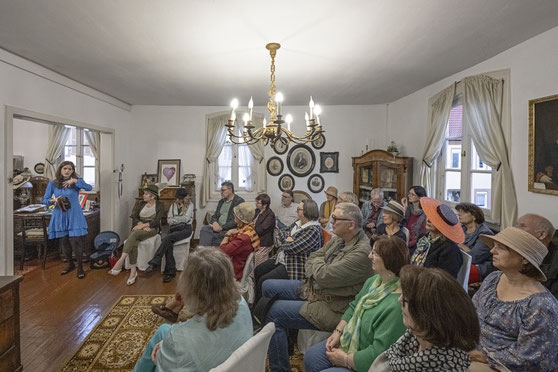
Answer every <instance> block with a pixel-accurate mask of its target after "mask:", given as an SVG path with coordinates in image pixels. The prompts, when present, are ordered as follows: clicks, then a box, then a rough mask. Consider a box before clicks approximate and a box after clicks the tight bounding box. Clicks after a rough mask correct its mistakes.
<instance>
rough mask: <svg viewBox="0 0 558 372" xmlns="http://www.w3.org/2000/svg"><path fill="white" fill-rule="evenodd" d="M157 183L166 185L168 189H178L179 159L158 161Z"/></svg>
mask: <svg viewBox="0 0 558 372" xmlns="http://www.w3.org/2000/svg"><path fill="white" fill-rule="evenodd" d="M157 182H159V183H166V184H167V186H169V187H178V186H179V185H180V159H164V160H159V162H158V166H157Z"/></svg>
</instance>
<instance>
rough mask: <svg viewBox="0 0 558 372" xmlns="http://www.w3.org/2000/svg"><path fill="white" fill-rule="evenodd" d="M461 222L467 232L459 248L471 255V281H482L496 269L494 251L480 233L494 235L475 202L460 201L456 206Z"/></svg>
mask: <svg viewBox="0 0 558 372" xmlns="http://www.w3.org/2000/svg"><path fill="white" fill-rule="evenodd" d="M455 210H457V216H458V217H459V222H461V226H462V227H463V231H464V232H465V242H464V243H462V244H458V246H459V248H461V249H462V250H463V251H465V252H467V253H469V254H470V255H471V258H472V261H471V272H470V273H469V283H478V282H482V281H483V280H484V278H486V277H487V276H488V274H490V273H491V272H493V271H494V270H496V268H495V267H494V266H493V265H492V253H490V248H489V247H488V246H487V245H486V243H485V242H484V241H483V240H482V239H481V238H480V234H484V235H494V233H493V232H492V230H490V229H489V228H488V226H486V225H485V224H484V213H483V211H482V209H480V208H479V207H478V206H477V205H475V204H473V203H459V204H457V205H456V206H455Z"/></svg>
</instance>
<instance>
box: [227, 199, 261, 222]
mask: <svg viewBox="0 0 558 372" xmlns="http://www.w3.org/2000/svg"><path fill="white" fill-rule="evenodd" d="M233 212H234V215H235V216H236V218H238V219H239V220H241V221H242V222H244V223H245V224H249V223H252V221H254V216H255V214H256V209H255V208H254V206H253V205H252V203H248V202H244V203H240V204H239V205H237V206H236V207H234V209H233Z"/></svg>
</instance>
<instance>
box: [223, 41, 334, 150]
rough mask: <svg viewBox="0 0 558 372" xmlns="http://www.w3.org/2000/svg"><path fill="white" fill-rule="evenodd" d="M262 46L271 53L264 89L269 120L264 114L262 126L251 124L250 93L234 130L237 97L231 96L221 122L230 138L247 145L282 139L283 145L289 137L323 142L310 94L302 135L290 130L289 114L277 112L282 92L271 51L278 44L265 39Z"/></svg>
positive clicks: (289, 139) (275, 50) (279, 108)
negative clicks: (228, 110) (227, 114)
mask: <svg viewBox="0 0 558 372" xmlns="http://www.w3.org/2000/svg"><path fill="white" fill-rule="evenodd" d="M265 47H266V49H267V50H269V55H270V56H271V83H270V85H269V89H268V91H267V94H268V96H269V101H268V102H267V110H268V111H269V123H268V122H267V121H266V119H265V118H264V119H263V127H260V128H256V127H255V126H254V125H253V123H252V109H253V107H254V101H253V100H252V97H250V102H249V103H248V112H247V113H245V114H244V115H243V117H242V120H243V121H244V125H243V126H242V127H241V128H240V132H236V133H235V122H236V109H237V108H238V100H237V99H236V98H235V99H233V100H232V102H231V107H232V111H231V116H230V118H229V121H228V123H227V124H225V126H226V127H227V129H228V132H229V139H230V141H231V142H233V143H236V144H241V143H246V144H249V145H251V144H254V143H256V142H258V141H263V142H264V145H267V144H268V143H270V142H271V144H272V146H275V143H276V142H277V141H281V142H283V145H288V144H289V143H290V142H291V141H292V142H294V143H298V144H304V143H308V142H315V143H316V144H318V143H323V141H324V140H325V138H324V132H325V131H324V130H323V129H322V124H321V122H320V114H321V112H322V110H321V108H320V106H319V105H314V100H313V99H312V97H310V103H309V104H308V106H309V108H310V114H308V113H307V112H306V113H305V115H304V118H305V121H306V134H305V135H303V136H300V137H299V136H296V135H295V134H293V132H291V123H292V121H293V117H292V115H290V114H287V115H286V116H285V120H283V115H282V112H281V105H282V103H283V94H281V93H280V92H277V88H276V87H275V55H276V54H277V49H279V48H280V47H281V44H278V43H269V44H267V45H266V46H265ZM285 123H286V124H287V127H286V128H285V126H284V124H285ZM237 133H238V134H237Z"/></svg>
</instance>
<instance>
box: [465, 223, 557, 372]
mask: <svg viewBox="0 0 558 372" xmlns="http://www.w3.org/2000/svg"><path fill="white" fill-rule="evenodd" d="M481 238H482V239H484V241H485V242H486V243H487V244H488V245H489V246H490V247H492V254H493V261H494V266H495V267H496V268H497V269H498V270H500V271H495V272H493V273H492V274H490V275H488V277H487V278H486V279H485V280H484V281H483V283H482V286H481V287H480V289H479V291H478V292H477V293H476V294H475V296H474V297H473V303H474V304H475V307H476V308H477V314H478V318H479V323H480V327H481V337H480V345H479V346H480V350H475V351H473V352H471V353H470V354H471V360H473V361H476V362H479V363H488V365H489V366H490V367H491V368H493V369H496V370H499V371H501V370H510V371H540V372H545V371H556V368H557V366H558V353H556V345H558V327H556V325H557V324H558V300H556V298H554V296H552V294H551V293H550V292H549V291H548V289H546V288H545V287H544V286H543V285H542V284H541V282H544V281H545V280H546V277H545V275H544V273H543V272H542V271H541V270H540V268H539V265H540V264H541V263H542V261H543V258H544V256H545V255H546V254H547V252H548V250H547V249H546V247H545V246H544V245H543V244H542V243H541V242H540V241H539V240H537V239H536V238H535V237H534V236H533V235H531V234H529V233H528V232H526V231H524V230H521V229H519V228H516V227H508V228H506V229H504V230H502V231H501V232H500V233H498V234H496V235H495V236H489V235H481ZM506 368H507V369H506Z"/></svg>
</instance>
